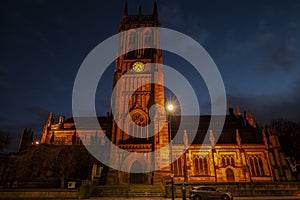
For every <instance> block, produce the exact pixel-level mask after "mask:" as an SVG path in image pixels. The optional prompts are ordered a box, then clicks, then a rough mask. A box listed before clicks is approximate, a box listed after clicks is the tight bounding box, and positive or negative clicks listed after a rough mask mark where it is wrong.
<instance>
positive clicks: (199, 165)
mask: <svg viewBox="0 0 300 200" xmlns="http://www.w3.org/2000/svg"><path fill="white" fill-rule="evenodd" d="M193 165H194V172H193V174H194V175H195V176H198V175H209V165H208V157H207V156H198V155H195V156H193Z"/></svg>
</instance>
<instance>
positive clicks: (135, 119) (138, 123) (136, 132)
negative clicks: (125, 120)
mask: <svg viewBox="0 0 300 200" xmlns="http://www.w3.org/2000/svg"><path fill="white" fill-rule="evenodd" d="M131 119H132V120H131V121H130V123H129V131H130V135H131V136H133V137H138V138H147V137H148V129H147V127H146V125H147V118H146V116H144V115H143V114H141V113H139V112H135V113H133V114H131Z"/></svg>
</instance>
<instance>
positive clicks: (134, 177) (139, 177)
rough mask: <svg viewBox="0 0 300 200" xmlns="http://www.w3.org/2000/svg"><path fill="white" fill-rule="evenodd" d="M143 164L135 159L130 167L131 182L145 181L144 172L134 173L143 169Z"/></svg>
mask: <svg viewBox="0 0 300 200" xmlns="http://www.w3.org/2000/svg"><path fill="white" fill-rule="evenodd" d="M141 169H142V165H141V164H140V163H139V162H138V161H134V163H133V164H132V165H131V168H130V172H131V173H130V183H131V184H143V183H144V182H145V174H144V173H134V172H137V171H141Z"/></svg>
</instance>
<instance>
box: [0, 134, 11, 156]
mask: <svg viewBox="0 0 300 200" xmlns="http://www.w3.org/2000/svg"><path fill="white" fill-rule="evenodd" d="M9 142H10V138H9V136H8V134H6V133H5V132H4V131H2V130H0V151H2V150H3V149H4V148H5V147H6V146H7V145H8V144H9Z"/></svg>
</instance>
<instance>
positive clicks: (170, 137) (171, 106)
mask: <svg viewBox="0 0 300 200" xmlns="http://www.w3.org/2000/svg"><path fill="white" fill-rule="evenodd" d="M167 110H168V125H169V144H170V161H171V162H170V164H171V170H170V173H171V185H172V200H174V169H173V162H172V157H173V155H172V142H171V140H172V134H171V120H170V113H171V112H172V111H173V110H174V105H173V104H168V105H167Z"/></svg>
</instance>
